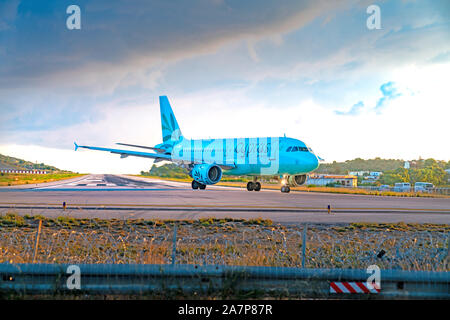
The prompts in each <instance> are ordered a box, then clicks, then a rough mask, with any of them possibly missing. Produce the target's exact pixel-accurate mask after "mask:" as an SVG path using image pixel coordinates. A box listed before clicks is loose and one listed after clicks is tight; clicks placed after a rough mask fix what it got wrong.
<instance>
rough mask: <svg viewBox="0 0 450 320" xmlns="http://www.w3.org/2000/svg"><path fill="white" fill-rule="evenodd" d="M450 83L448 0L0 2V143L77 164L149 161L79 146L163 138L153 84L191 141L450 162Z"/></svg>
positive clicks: (65, 165)
mask: <svg viewBox="0 0 450 320" xmlns="http://www.w3.org/2000/svg"><path fill="white" fill-rule="evenodd" d="M72 4H75V5H77V6H79V8H80V21H81V24H80V27H81V28H80V29H69V28H68V27H67V20H68V19H71V15H72V11H70V12H69V13H67V12H66V10H67V8H68V7H69V6H70V5H72ZM371 5H377V6H378V8H379V22H380V28H379V29H376V28H375V29H374V28H369V27H368V20H369V22H370V21H372V22H373V21H375V20H373V18H374V16H373V14H374V12H373V11H369V13H368V10H367V9H368V7H369V6H371ZM70 21H72V20H70ZM449 89H450V1H447V0H442V1H439V0H420V1H419V0H417V1H416V0H393V1H356V0H336V1H322V0H305V1H301V0H295V1H294V0H292V1H290V0H287V1H283V0H249V1H239V0H189V1H187V0H185V1H180V0H174V1H165V0H160V1H153V0H150V1H147V0H131V1H110V0H96V1H87V0H70V1H66V0H54V1H33V0H22V1H21V0H0V112H1V117H0V153H1V154H6V155H9V156H14V157H19V158H23V159H25V160H29V161H33V162H35V161H37V162H39V163H40V162H44V163H46V164H50V165H54V166H56V167H58V168H61V169H67V170H72V171H75V172H83V173H88V172H90V173H138V172H140V171H142V170H144V171H145V170H149V169H150V167H151V165H152V160H149V159H141V158H132V157H128V158H125V159H120V156H119V155H113V154H110V153H104V152H96V151H91V150H79V151H77V152H75V151H74V144H73V143H74V141H76V142H77V143H78V144H81V145H91V146H103V147H114V146H115V143H116V142H125V143H131V144H141V145H155V144H157V143H160V142H161V140H162V137H161V123H160V114H159V103H158V97H159V96H160V95H167V96H168V98H169V100H170V102H171V105H172V108H173V110H174V112H175V115H176V117H177V120H178V123H179V125H180V128H181V131H182V132H183V135H184V136H185V137H188V138H230V137H258V136H263V137H266V136H283V135H284V134H286V136H288V137H293V138H297V139H300V140H302V141H304V142H305V143H306V144H307V145H308V146H310V147H311V148H312V149H313V150H314V151H315V153H316V154H318V155H319V156H320V157H322V158H324V159H325V160H326V162H332V161H344V160H350V159H354V158H356V157H360V158H364V159H369V158H374V157H381V158H388V159H405V160H412V159H418V158H419V157H422V158H429V157H432V158H435V159H440V160H446V161H448V160H450V148H449V147H448V141H449V138H450V130H449V123H450V111H449V110H450V109H449V108H450V90H449Z"/></svg>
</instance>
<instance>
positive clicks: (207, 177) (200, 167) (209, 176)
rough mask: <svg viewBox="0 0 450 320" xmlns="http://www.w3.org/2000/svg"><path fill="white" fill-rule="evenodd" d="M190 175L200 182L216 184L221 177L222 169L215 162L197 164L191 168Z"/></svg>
mask: <svg viewBox="0 0 450 320" xmlns="http://www.w3.org/2000/svg"><path fill="white" fill-rule="evenodd" d="M190 176H191V177H192V178H193V179H194V180H195V181H197V182H200V183H202V184H216V183H217V182H219V181H220V179H222V169H221V168H220V167H219V166H217V165H215V164H206V163H204V164H197V165H195V166H194V167H193V168H192V171H191V173H190Z"/></svg>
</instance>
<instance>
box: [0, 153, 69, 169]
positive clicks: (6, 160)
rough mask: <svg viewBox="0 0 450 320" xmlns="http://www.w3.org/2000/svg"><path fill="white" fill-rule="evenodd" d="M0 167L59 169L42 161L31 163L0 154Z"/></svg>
mask: <svg viewBox="0 0 450 320" xmlns="http://www.w3.org/2000/svg"><path fill="white" fill-rule="evenodd" d="M0 168H3V169H17V170H46V171H49V172H55V171H61V170H60V169H58V168H56V167H53V166H49V165H46V164H44V163H33V162H30V161H26V160H23V159H18V158H14V157H9V156H5V155H2V154H0Z"/></svg>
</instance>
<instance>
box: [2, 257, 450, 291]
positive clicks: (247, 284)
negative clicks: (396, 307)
mask: <svg viewBox="0 0 450 320" xmlns="http://www.w3.org/2000/svg"><path fill="white" fill-rule="evenodd" d="M70 266H72V267H70ZM69 267H70V268H69ZM78 268H79V269H78ZM75 269H77V270H78V271H79V278H78V279H79V282H78V283H79V287H78V288H79V289H77V288H75V289H74V288H73V286H72V289H69V288H70V283H71V281H73V277H74V274H73V272H74V271H73V270H74V267H73V265H69V264H8V263H5V264H0V294H2V293H7V292H16V293H19V294H35V293H41V294H76V293H77V292H79V293H85V294H122V295H124V294H141V295H145V294H152V293H158V292H167V291H172V290H174V291H176V292H183V293H206V294H211V293H212V292H228V293H229V292H241V293H242V292H252V291H253V292H259V293H261V294H265V295H266V296H267V295H271V294H273V295H276V296H278V295H280V294H281V295H282V294H286V295H290V296H292V295H295V296H296V297H322V298H327V297H332V298H338V297H346V298H349V297H350V294H340V295H337V294H330V282H331V281H360V282H365V281H366V279H367V278H368V276H369V274H368V273H367V272H366V270H358V269H302V268H288V267H250V266H220V265H204V266H200V265H176V264H175V265H170V264H163V265H145V264H129V265H126V264H80V265H76V267H75ZM75 275H76V272H75ZM380 283H381V291H380V293H377V294H365V295H364V296H365V297H369V298H382V299H383V298H441V299H450V273H449V272H428V271H400V270H381V276H380ZM358 295H359V296H361V295H363V294H356V295H355V294H352V295H351V297H355V296H358Z"/></svg>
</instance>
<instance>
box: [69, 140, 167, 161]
mask: <svg viewBox="0 0 450 320" xmlns="http://www.w3.org/2000/svg"><path fill="white" fill-rule="evenodd" d="M74 144H75V151H77V149H78V148H84V149H91V150H98V151H108V152H111V153H116V154H120V157H121V158H125V157H128V156H134V157H143V158H152V159H162V160H169V161H171V160H172V156H171V155H170V154H161V153H149V152H141V151H131V150H122V149H110V148H101V147H90V146H79V145H78V144H77V143H76V142H74Z"/></svg>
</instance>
